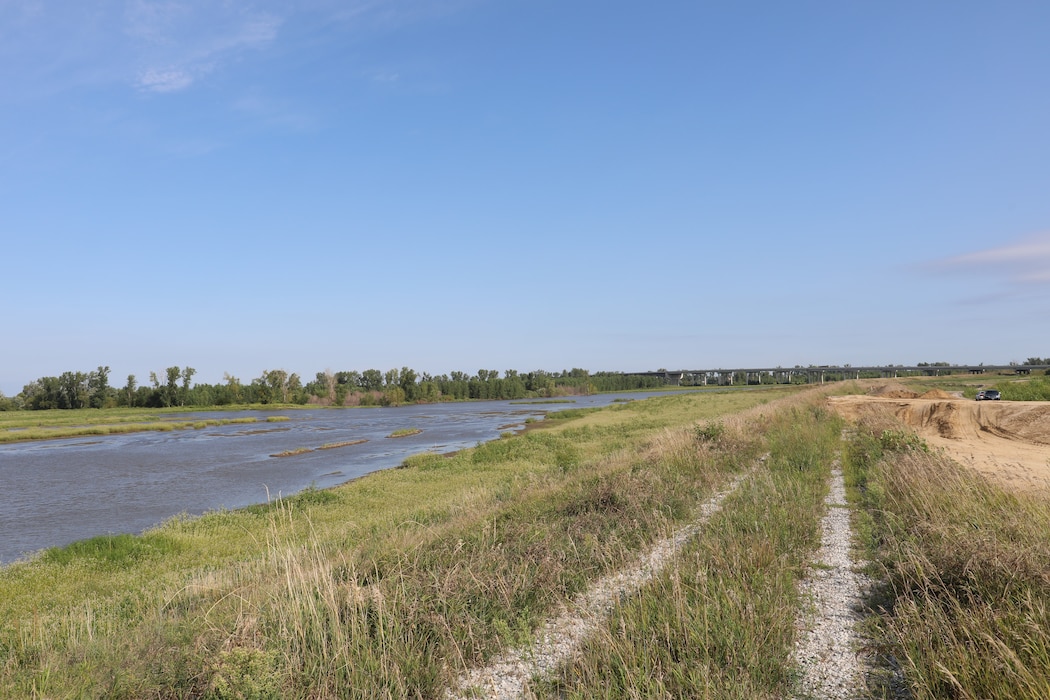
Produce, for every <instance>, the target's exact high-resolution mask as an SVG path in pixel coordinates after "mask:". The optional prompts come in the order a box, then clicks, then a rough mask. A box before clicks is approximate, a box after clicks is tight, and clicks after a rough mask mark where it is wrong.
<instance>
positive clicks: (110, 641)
mask: <svg viewBox="0 0 1050 700" xmlns="http://www.w3.org/2000/svg"><path fill="white" fill-rule="evenodd" d="M795 393H796V390H794V389H791V390H783V389H778V390H770V391H753V392H736V393H731V392H727V393H724V394H715V393H706V394H695V395H689V394H680V395H672V396H667V397H660V398H657V399H651V400H647V401H644V402H631V403H627V404H621V405H617V406H615V407H611V408H609V409H607V410H603V411H599V412H593V413H590V412H588V413H586V414H583V415H580V416H578V417H576V418H572V419H564V420H558V421H554V422H552V423H551V426H550V427H548V428H546V429H539V430H535V429H534V430H531V431H530V432H527V433H525V434H522V435H518V436H514V437H506V438H503V439H500V440H498V441H495V442H492V443H487V444H485V445H479V446H478V447H476V448H473V449H469V450H463V451H461V452H459V453H457V454H455V455H452V456H442V457H436V456H434V455H430V456H421V457H417V458H414V459H413V460H409V462H408V463H407V464H406V466H405V468H402V469H394V470H386V471H382V472H377V473H375V474H372V475H370V476H369V477H367V478H364V479H359V480H357V481H354V482H351V483H348V484H346V485H344V486H342V487H339V488H336V489H331V490H325V491H317V490H313V491H308V492H306V493H304V494H301V495H299V496H293V497H291V498H283V499H276V500H275V501H274V502H273V503H271V504H269V505H266V506H260V507H253V508H248V509H243V510H238V511H222V512H216V513H210V514H207V515H205V516H202V517H199V518H185V517H182V518H175V519H172V520H171V521H169V522H168V523H165V524H163V525H162V526H159V527H158V528H155V529H154V530H151V531H150V532H148V533H146V534H145V535H144V536H143V537H142V538H130V539H127V540H125V538H124V537H120V538H116V539H114V540H112V541H105V542H102V541H99V542H95V543H94V544H93V545H79V546H78V547H79V548H77V547H74V548H72V549H69V550H68V551H67V552H66V554H63V555H60V554H58V553H56V552H54V551H52V552H51V553H48V554H45V555H43V556H40V557H37V558H36V559H34V560H32V561H29V562H24V563H17V564H14V565H11V566H9V567H5V568H4V569H2V570H0V619H3V620H4V625H3V627H2V629H0V697H40V698H43V697H107V698H110V697H112V698H140V697H158V698H164V697H209V698H244V697H256V698H265V697H275V698H277V697H279V698H286V697H291V698H295V697H303V698H326V697H348V696H349V697H362V698H372V697H375V698H381V697H382V698H389V697H397V698H403V697H409V698H410V697H418V698H432V697H439V696H440V695H441V694H442V693H443V692H444V690H445V689H446V688H448V687H449V685H450V684H451V683H452V682H453V680H454V679H455V678H456V677H458V676H459V675H460V674H461V673H462V672H463V671H464V670H466V669H469V668H472V667H475V666H478V665H481V664H483V663H484V662H485V661H486V660H487V659H490V658H492V657H493V656H494V655H495V654H497V653H499V652H500V651H501V650H502V649H505V648H507V647H508V646H513V645H516V644H520V643H522V641H523V640H527V639H528V637H529V635H530V634H531V633H532V632H533V631H534V630H535V629H537V627H538V626H539V625H540V624H541V622H542V621H543V620H544V619H545V618H546V617H548V616H549V615H550V614H551V612H552V611H553V610H554V609H555V608H556V607H557V606H558V605H559V603H560V602H562V601H566V600H569V599H570V598H571V597H572V596H574V595H575V594H577V593H579V592H580V591H582V590H584V589H585V588H586V587H587V585H588V583H589V582H590V581H592V580H594V579H596V578H598V577H600V576H602V575H604V574H606V573H608V572H612V571H616V570H618V569H619V568H620V567H622V566H624V564H625V562H627V561H630V560H632V559H633V557H634V556H635V554H636V553H637V552H638V551H640V550H641V549H643V548H644V547H645V546H646V545H647V544H648V543H650V542H653V541H654V540H656V539H658V538H659V537H661V536H662V535H663V534H665V533H666V532H668V531H669V530H671V529H672V528H674V527H675V526H676V525H677V524H681V523H684V522H688V521H689V520H690V518H691V517H692V515H693V513H694V512H695V509H696V508H697V506H698V504H699V503H701V502H703V501H704V500H705V498H706V497H707V496H709V495H710V494H711V493H713V491H714V490H715V489H716V488H717V487H718V486H719V485H721V484H724V483H725V482H726V480H727V479H728V478H729V477H730V476H731V475H733V474H738V473H740V472H741V471H742V470H744V469H746V468H747V466H748V465H749V464H751V463H753V462H754V460H755V458H756V457H757V456H758V455H759V454H760V453H761V452H762V451H764V450H768V449H769V448H770V446H773V445H777V444H779V443H778V442H777V441H778V440H779V441H781V442H783V443H784V445H785V447H784V448H783V449H784V451H785V454H787V453H792V452H793V451H794V450H798V449H803V448H806V449H812V446H813V445H817V444H822V442H821V441H820V440H815V439H810V440H807V439H805V438H804V437H794V436H792V435H790V434H789V432H784V429H783V428H779V427H778V426H780V425H781V424H783V422H784V421H787V422H788V423H790V422H791V421H795V420H802V419H803V418H804V419H805V420H806V421H809V422H812V423H815V424H817V425H819V424H820V422H821V420H823V419H820V420H818V417H817V414H816V413H814V411H813V409H812V408H810V407H807V406H805V405H801V406H800V407H797V408H791V406H785V405H784V404H785V402H788V403H792V404H796V405H798V403H797V402H798V400H797V399H795V398H793V397H794V395H795ZM784 396H787V397H789V398H786V399H783V398H779V397H784ZM773 399H778V400H777V401H773ZM758 404H767V405H766V406H761V407H759V408H754V407H755V406H756V405H758ZM774 404H777V405H774ZM784 411H789V412H790V411H795V412H796V413H795V414H792V416H793V417H789V418H784V419H781V418H778V416H780V415H781V414H782V413H783V412H784ZM796 414H797V415H796ZM714 420H717V421H720V423H721V425H722V426H723V427H722V429H720V431H719V434H718V435H717V436H715V437H714V439H710V440H706V441H701V440H698V439H697V426H699V425H701V424H703V423H705V422H707V421H714ZM778 430H779V431H780V432H779V433H778V432H777V431H778ZM767 433H768V437H767ZM807 434H808V433H807ZM776 435H781V437H776ZM780 449H781V448H779V447H777V448H776V451H775V452H771V454H772V456H771V457H770V460H769V463H770V465H772V466H770V467H769V468H768V469H766V470H765V471H763V472H762V473H761V474H759V475H757V476H756V477H755V478H754V486H751V487H749V489H748V493H749V494H750V495H741V496H740V498H741V499H744V501H743V502H747V503H750V505H749V506H748V509H745V510H743V511H741V512H744V513H750V514H749V515H737V516H734V518H735V519H734V518H729V519H726V521H725V523H724V524H723V525H721V526H720V528H728V530H725V532H732V533H734V535H733V536H734V537H741V538H744V537H745V536H746V537H750V538H751V539H749V540H747V542H748V544H747V546H745V545H744V544H741V545H739V547H733V548H730V549H719V548H718V547H716V546H715V544H714V541H713V540H712V541H711V542H708V544H707V545H698V547H700V546H707V547H708V548H710V552H709V553H710V555H711V556H717V557H718V558H717V559H716V560H715V561H717V567H716V568H717V569H718V571H719V572H723V573H724V574H726V575H728V574H729V573H730V572H735V573H734V576H736V578H735V579H733V580H736V581H738V582H737V583H735V584H726V587H725V588H724V589H720V590H721V591H722V592H719V593H717V595H718V596H719V597H720V599H721V600H723V601H725V603H726V605H727V606H729V607H730V608H734V609H735V610H736V612H737V613H741V614H743V615H744V618H742V619H740V620H739V621H738V622H734V623H727V624H733V625H737V629H738V634H740V633H742V632H741V631H740V630H745V629H750V630H751V631H752V633H754V634H753V636H758V637H763V636H778V635H779V633H777V634H776V635H774V634H773V633H771V632H770V633H768V634H767V630H771V629H773V628H772V627H769V626H768V625H769V622H768V620H767V619H766V616H765V615H759V614H756V613H749V612H748V611H751V610H753V602H752V601H751V600H750V598H751V596H752V595H753V594H755V592H756V591H758V590H761V591H765V590H766V589H765V588H762V587H756V586H758V582H759V581H762V582H766V581H774V582H776V581H779V582H780V584H782V585H785V586H786V585H787V582H788V581H790V580H792V576H793V574H790V573H776V574H774V573H770V571H771V570H770V568H769V567H774V569H775V570H776V571H780V570H781V569H783V570H784V571H787V572H790V571H791V570H792V568H793V567H794V568H797V566H798V564H797V562H796V558H797V556H799V555H795V554H792V553H790V550H791V549H792V547H793V546H794V545H792V544H790V542H791V541H793V540H790V539H783V540H782V538H786V537H788V535H789V534H790V533H789V532H788V531H789V530H790V531H797V532H798V533H801V534H798V535H797V536H799V537H802V539H803V540H806V541H807V542H808V540H809V539H812V535H811V534H809V535H807V534H806V533H807V532H809V530H812V527H811V526H804V525H803V524H799V523H795V521H794V520H791V521H790V522H791V523H793V524H792V525H787V526H784V527H781V528H780V529H778V530H770V531H767V530H766V529H765V528H766V527H767V525H760V524H759V523H768V522H769V521H770V520H771V519H775V518H772V516H771V515H770V513H781V512H784V513H785V517H787V515H788V514H787V510H790V509H791V508H792V507H793V506H791V505H789V504H794V503H796V502H803V503H808V502H810V501H815V500H819V498H820V497H822V493H818V492H819V491H820V488H819V487H818V486H816V485H815V484H816V483H817V482H819V481H820V480H821V478H822V477H818V476H817V475H818V474H821V473H822V472H823V467H820V466H818V464H817V463H818V462H819V463H821V464H822V463H823V462H822V459H823V458H819V459H817V458H814V459H815V460H816V461H812V460H809V459H806V458H802V457H790V456H788V457H785V458H781V457H779V456H777V453H779V452H780ZM778 475H779V476H778ZM789 475H790V476H791V477H792V478H790V479H789V478H788V476H789ZM800 475H801V476H800ZM792 479H794V481H793V480H792ZM810 481H812V482H813V484H810V483H809V482H810ZM796 482H797V483H796ZM791 484H794V485H791ZM776 504H780V505H779V506H778V508H779V510H777V509H773V510H770V509H771V508H773V506H774V505H776ZM734 510H735V509H734ZM767 510H768V511H769V512H768V513H767V512H765V511H767ZM809 517H810V516H808V515H807V516H805V518H809ZM806 522H808V520H807V521H806ZM807 528H809V529H807ZM722 531H723V530H717V532H722ZM151 538H152V539H151ZM744 541H745V540H744V539H741V542H744ZM132 543H134V544H132ZM805 546H807V547H808V546H810V545H809V544H806V545H805ZM92 548H94V549H92ZM107 548H108V549H109V550H111V551H112V552H113V553H114V556H110V555H109V554H107V552H106V550H107ZM716 550H717V551H716ZM699 551H705V550H701V549H697V552H699ZM117 553H119V554H117ZM706 556H707V554H704V555H703V556H701V555H699V554H694V555H693V556H692V559H693V560H695V561H696V562H698V563H697V565H699V562H700V561H701V560H702V559H704V558H705V557H706ZM710 573H711V571H708V572H707V573H705V574H704V576H705V577H707V579H710V578H712V577H711V576H710ZM719 575H720V576H721V575H722V574H719ZM707 579H705V580H707ZM748 581H750V582H748ZM674 585H676V586H678V587H679V588H680V589H682V590H691V591H694V592H696V591H698V590H700V589H699V588H698V586H699V584H697V583H693V582H692V580H691V579H682V580H681V581H679V582H678V583H676V584H674ZM764 585H766V584H765V583H763V586H764ZM778 585H779V584H778ZM774 588H775V587H774ZM776 590H779V589H776ZM711 594H712V595H714V594H715V593H714V592H712V593H711ZM704 595H706V594H704ZM644 597H645V598H648V597H649V596H644ZM702 597H703V595H701V598H702ZM685 600H687V599H686V598H681V597H679V598H678V601H679V602H678V603H676V604H677V605H682V604H683V601H685ZM787 600H788V599H784V601H781V602H780V603H778V604H779V605H788V606H789V605H790V603H789V602H785V601H787ZM775 605H776V604H775ZM705 614H707V615H710V614H711V612H710V611H708V612H706V613H705ZM720 614H721V613H720ZM727 614H728V613H727ZM792 615H793V610H792V611H790V614H787V613H785V617H790V616H792ZM712 619H713V618H712ZM676 624H677V623H676ZM686 632H688V630H686ZM736 645H737V643H736V642H735V641H733V640H732V638H729V639H727V640H726V641H725V643H724V645H723V646H721V647H719V646H718V645H717V644H714V645H713V646H712V648H722V649H723V650H724V652H725V653H726V654H730V656H729V657H726V658H723V661H726V662H727V663H732V664H736V663H738V662H739V661H740V660H741V659H742V658H744V657H736V656H733V653H735V652H732V650H733V649H735V648H737V646H736ZM764 653H765V652H763V654H764ZM756 658H757V657H756ZM715 665H716V662H715V661H710V662H709V668H711V669H713V668H715ZM785 674H788V675H789V674H790V670H784V669H780V670H777V671H776V672H766V671H763V672H762V673H761V674H760V675H762V677H766V676H769V677H771V678H774V680H773V682H772V687H777V688H782V687H784V686H783V683H784V682H785V681H784V678H786V677H787V675H785ZM727 678H728V676H727ZM755 687H759V686H758V685H757V684H756V685H755ZM763 687H764V686H763Z"/></svg>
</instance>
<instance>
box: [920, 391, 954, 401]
mask: <svg viewBox="0 0 1050 700" xmlns="http://www.w3.org/2000/svg"><path fill="white" fill-rule="evenodd" d="M919 398H920V399H957V398H959V397H958V396H956V395H955V394H949V393H948V392H947V391H941V390H940V389H930V390H929V391H927V392H926V393H925V394H923V395H922V396H920V397H919Z"/></svg>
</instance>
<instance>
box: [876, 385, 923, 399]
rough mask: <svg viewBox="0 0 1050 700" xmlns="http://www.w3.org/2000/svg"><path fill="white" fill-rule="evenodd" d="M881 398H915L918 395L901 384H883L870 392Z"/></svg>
mask: <svg viewBox="0 0 1050 700" xmlns="http://www.w3.org/2000/svg"><path fill="white" fill-rule="evenodd" d="M871 395H872V396H878V397H879V398H882V399H917V398H919V395H918V394H917V393H916V392H914V391H912V390H911V389H909V388H908V387H906V386H904V385H903V384H883V385H882V386H880V387H878V388H877V389H875V390H873V391H872V392H871Z"/></svg>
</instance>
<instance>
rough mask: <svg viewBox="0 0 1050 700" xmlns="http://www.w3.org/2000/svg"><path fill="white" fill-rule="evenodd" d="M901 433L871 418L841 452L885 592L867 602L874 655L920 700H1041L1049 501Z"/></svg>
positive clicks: (1049, 620)
mask: <svg viewBox="0 0 1050 700" xmlns="http://www.w3.org/2000/svg"><path fill="white" fill-rule="evenodd" d="M899 430H900V428H899V427H898V426H894V425H892V424H885V423H882V424H876V423H875V422H874V419H872V420H871V421H870V422H869V423H867V424H863V425H861V426H859V427H858V428H857V429H856V430H855V431H854V434H853V436H852V438H851V440H850V449H849V451H848V456H849V459H848V464H847V467H848V469H847V477H848V479H849V480H850V482H851V483H852V485H853V486H854V488H855V489H856V492H857V494H858V495H859V498H860V500H861V503H862V504H863V507H864V513H865V518H864V521H863V528H862V531H863V533H864V535H865V539H866V542H867V544H868V546H869V548H870V552H871V553H870V555H869V557H870V558H871V560H872V561H873V562H875V565H876V567H877V569H876V571H875V572H874V573H876V574H877V575H878V576H879V577H880V578H881V579H882V580H883V581H884V585H883V586H882V587H881V588H880V589H879V590H878V591H877V595H875V596H874V598H873V601H872V604H873V606H875V607H876V609H877V610H878V611H879V614H878V615H877V617H876V618H875V619H874V621H873V624H872V631H873V633H874V634H876V636H877V639H878V644H879V648H880V650H881V652H882V653H883V654H885V655H887V656H892V657H894V658H896V659H897V661H898V662H899V663H900V664H901V667H902V669H903V674H904V681H905V682H906V684H907V685H908V686H909V687H910V689H911V692H912V694H913V696H914V697H915V698H919V699H920V700H921V699H923V698H1032V699H1035V698H1046V697H1050V499H1048V497H1047V495H1046V494H1045V493H1041V492H1033V493H1022V492H1020V491H1016V490H1008V489H1005V488H1003V487H1001V486H999V485H998V484H995V483H992V482H991V481H989V480H987V479H986V478H985V477H984V476H982V475H981V474H979V473H978V472H976V471H974V470H971V469H969V468H967V467H965V466H962V465H959V464H957V463H955V462H953V461H951V460H949V459H948V458H947V457H945V456H944V455H942V454H939V453H937V452H934V451H931V450H929V449H923V448H922V447H920V446H919V445H918V442H917V440H914V439H913V440H904V441H902V440H899V439H898V438H897V434H898V432H899ZM875 690H876V691H878V690H879V689H875Z"/></svg>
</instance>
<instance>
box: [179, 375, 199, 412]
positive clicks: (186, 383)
mask: <svg viewBox="0 0 1050 700" xmlns="http://www.w3.org/2000/svg"><path fill="white" fill-rule="evenodd" d="M195 374H197V370H195V369H193V368H192V367H188V366H187V367H184V368H183V369H182V392H181V393H180V395H179V404H180V405H182V406H185V405H186V404H187V403H188V402H189V398H190V380H192V379H193V375H195Z"/></svg>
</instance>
